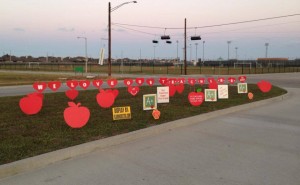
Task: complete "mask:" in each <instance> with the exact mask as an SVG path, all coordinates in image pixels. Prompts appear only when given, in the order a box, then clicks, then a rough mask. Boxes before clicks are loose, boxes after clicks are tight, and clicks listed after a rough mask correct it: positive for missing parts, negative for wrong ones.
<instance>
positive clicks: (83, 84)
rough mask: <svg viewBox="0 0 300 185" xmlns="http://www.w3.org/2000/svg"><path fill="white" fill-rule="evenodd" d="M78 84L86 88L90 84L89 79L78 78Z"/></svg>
mask: <svg viewBox="0 0 300 185" xmlns="http://www.w3.org/2000/svg"><path fill="white" fill-rule="evenodd" d="M79 86H80V87H81V88H82V89H84V90H86V89H87V88H88V87H89V86H90V81H89V80H80V81H79Z"/></svg>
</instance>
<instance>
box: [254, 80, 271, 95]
mask: <svg viewBox="0 0 300 185" xmlns="http://www.w3.org/2000/svg"><path fill="white" fill-rule="evenodd" d="M257 86H258V88H259V89H260V90H261V92H264V93H267V92H269V91H270V90H271V89H272V84H271V83H270V82H268V81H264V80H261V81H260V82H258V83H257Z"/></svg>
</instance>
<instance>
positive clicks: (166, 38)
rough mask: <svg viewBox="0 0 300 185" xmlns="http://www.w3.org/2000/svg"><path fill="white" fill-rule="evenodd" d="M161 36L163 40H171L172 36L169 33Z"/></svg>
mask: <svg viewBox="0 0 300 185" xmlns="http://www.w3.org/2000/svg"><path fill="white" fill-rule="evenodd" d="M160 38H161V40H169V39H170V36H169V35H163V36H161V37H160Z"/></svg>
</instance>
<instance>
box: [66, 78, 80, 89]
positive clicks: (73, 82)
mask: <svg viewBox="0 0 300 185" xmlns="http://www.w3.org/2000/svg"><path fill="white" fill-rule="evenodd" d="M77 85H78V81H77V80H68V81H67V86H68V87H69V88H70V89H75V88H76V87H77Z"/></svg>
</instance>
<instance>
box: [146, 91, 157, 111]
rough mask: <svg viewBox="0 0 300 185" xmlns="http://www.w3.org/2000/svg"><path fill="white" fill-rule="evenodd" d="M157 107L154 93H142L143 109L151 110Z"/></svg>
mask: <svg viewBox="0 0 300 185" xmlns="http://www.w3.org/2000/svg"><path fill="white" fill-rule="evenodd" d="M156 108H157V99H156V94H145V95H143V109H144V110H153V109H156Z"/></svg>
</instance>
